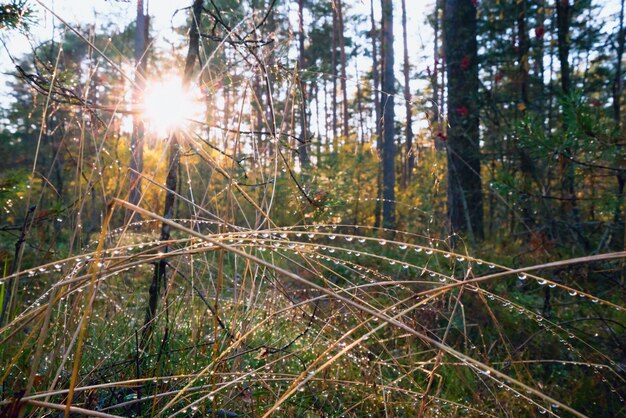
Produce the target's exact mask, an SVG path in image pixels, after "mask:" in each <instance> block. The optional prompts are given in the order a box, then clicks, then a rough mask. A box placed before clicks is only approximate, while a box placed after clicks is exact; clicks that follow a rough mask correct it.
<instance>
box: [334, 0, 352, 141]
mask: <svg viewBox="0 0 626 418" xmlns="http://www.w3.org/2000/svg"><path fill="white" fill-rule="evenodd" d="M335 6H336V7H337V30H338V32H337V34H338V40H339V61H340V65H341V80H340V87H341V98H342V103H341V109H342V113H343V115H342V122H343V128H342V131H341V136H343V140H344V141H347V140H348V135H349V133H350V127H349V124H348V123H349V120H348V90H347V87H346V39H345V37H344V35H343V34H344V27H343V23H344V22H343V6H342V4H341V0H335Z"/></svg>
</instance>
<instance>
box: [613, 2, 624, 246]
mask: <svg viewBox="0 0 626 418" xmlns="http://www.w3.org/2000/svg"><path fill="white" fill-rule="evenodd" d="M624 35H626V34H625V33H624V0H622V1H621V7H620V12H619V29H618V31H617V48H616V62H615V77H614V78H613V119H614V121H615V124H616V125H617V127H618V129H619V130H620V132H621V130H622V116H621V109H622V93H623V90H624V84H623V79H622V78H623V75H622V57H623V56H624V41H625V39H624ZM625 185H626V175H625V174H624V172H623V171H619V172H618V173H617V195H618V197H619V200H618V204H617V205H616V208H615V213H614V216H613V223H614V225H616V228H615V232H614V234H613V237H612V239H611V241H612V248H613V249H614V250H623V249H624V244H625V243H626V213H624V211H625V210H626V205H624V197H625V196H624V186H625ZM620 218H621V219H620Z"/></svg>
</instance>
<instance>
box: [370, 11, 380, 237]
mask: <svg viewBox="0 0 626 418" xmlns="http://www.w3.org/2000/svg"><path fill="white" fill-rule="evenodd" d="M370 20H371V23H372V29H371V33H370V36H371V38H372V78H373V79H374V88H373V90H374V117H375V121H374V123H375V126H376V151H378V156H379V158H381V157H382V154H383V134H382V129H381V128H382V124H381V119H382V118H381V108H380V72H379V65H378V44H377V42H376V40H377V38H378V31H377V30H376V19H375V18H374V0H370ZM382 167H383V165H382V161H381V162H380V164H378V172H377V174H376V206H375V208H374V227H375V228H378V227H380V225H381V218H382V197H383V185H382V182H383V181H382V174H383V168H382Z"/></svg>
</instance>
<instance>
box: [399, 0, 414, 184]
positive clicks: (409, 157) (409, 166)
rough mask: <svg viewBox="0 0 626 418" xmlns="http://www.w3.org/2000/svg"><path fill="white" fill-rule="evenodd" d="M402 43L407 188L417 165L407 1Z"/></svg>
mask: <svg viewBox="0 0 626 418" xmlns="http://www.w3.org/2000/svg"><path fill="white" fill-rule="evenodd" d="M402 41H403V43H404V63H403V65H402V69H403V73H404V107H405V112H406V121H405V124H406V126H405V146H406V158H405V167H404V178H403V179H402V180H403V181H402V183H403V184H404V186H407V185H408V184H409V182H410V181H411V173H412V171H413V166H414V165H415V153H414V151H413V126H412V124H413V115H412V114H411V112H412V107H413V106H411V86H410V85H409V83H410V79H411V75H410V66H409V45H408V39H407V31H406V0H402Z"/></svg>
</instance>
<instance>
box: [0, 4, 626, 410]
mask: <svg viewBox="0 0 626 418" xmlns="http://www.w3.org/2000/svg"><path fill="white" fill-rule="evenodd" d="M261 17H262V16H261ZM256 29H258V27H256ZM69 30H70V31H71V29H69ZM232 31H233V35H231V36H232V38H231V39H239V38H237V36H241V37H242V39H243V38H244V37H245V36H247V35H248V34H249V33H252V32H254V31H255V25H254V24H253V23H251V22H249V21H244V22H240V23H239V26H236V27H233V29H232ZM68 36H69V35H68ZM239 40H240V39H239ZM74 41H76V42H77V43H79V44H82V45H83V46H84V48H85V49H86V50H88V51H90V53H93V54H94V56H96V57H98V58H97V59H95V60H94V61H92V62H93V65H94V66H93V67H92V68H89V69H88V70H89V71H87V72H86V74H88V75H85V74H83V75H82V77H83V78H82V79H80V80H81V82H82V83H83V84H84V85H85V86H91V85H92V83H95V82H96V81H97V80H96V81H94V78H92V76H94V75H95V74H97V66H98V65H101V66H105V67H106V66H108V67H109V69H110V70H111V71H112V72H113V73H115V72H116V71H117V70H121V68H120V67H117V66H116V65H113V62H112V61H111V60H110V59H107V56H108V55H109V54H113V52H110V53H109V51H110V50H113V49H114V45H112V44H110V43H107V41H106V40H103V39H95V38H91V39H86V38H81V37H80V36H79V37H78V38H76V39H74ZM101 43H102V45H101ZM281 47H284V46H282V45H276V46H273V47H272V48H274V49H273V50H272V54H279V53H280V51H281V50H280V48H281ZM107 48H108V49H107ZM227 48H231V49H232V50H233V51H234V52H232V51H231V52H230V55H229V56H228V57H230V59H231V60H235V59H237V63H238V64H239V65H240V68H236V69H232V68H230V67H229V70H230V71H238V73H237V74H236V76H226V70H225V69H224V68H220V69H216V68H211V70H212V72H210V74H209V75H206V74H204V73H203V76H202V77H200V83H201V84H202V85H203V86H214V85H216V84H217V83H218V82H222V81H224V80H225V79H226V78H228V82H229V83H234V84H237V83H239V84H238V85H239V86H240V88H241V91H240V92H243V93H242V94H240V95H239V96H238V97H230V100H233V101H234V102H235V104H234V105H233V108H235V109H237V110H236V111H234V112H232V113H231V114H228V115H223V116H224V117H223V119H224V121H225V123H228V125H227V126H221V127H218V128H216V127H215V126H213V125H211V123H209V122H207V123H203V122H199V121H197V120H194V121H190V122H189V123H188V124H186V125H185V127H184V128H176V129H171V130H170V131H169V134H167V135H162V136H161V137H159V136H158V134H153V135H154V136H155V137H157V138H159V140H158V141H156V140H154V139H153V140H149V141H148V140H147V142H146V143H147V145H146V151H145V164H144V170H143V173H140V175H141V178H142V190H141V198H140V199H139V201H138V202H135V203H136V204H135V203H131V201H130V198H129V178H132V170H131V169H130V168H129V167H130V163H129V160H130V158H131V157H132V155H131V154H132V150H131V149H130V138H129V136H128V135H126V134H124V133H123V132H122V128H120V125H121V123H120V119H121V118H123V117H128V114H129V112H127V113H124V112H122V111H123V110H124V109H125V108H124V106H122V104H123V103H122V100H124V99H123V97H122V96H123V95H118V96H117V97H114V99H111V100H113V102H111V103H107V104H105V105H102V106H101V107H96V106H91V107H90V102H89V100H90V97H91V96H90V93H89V91H88V90H89V89H88V88H86V89H85V91H84V92H83V94H84V100H83V99H82V98H81V97H80V96H77V99H76V101H75V102H72V101H71V100H70V103H69V104H68V102H67V101H63V100H60V99H61V98H67V96H66V95H67V91H63V90H56V89H55V86H57V84H55V83H62V82H63V81H64V80H65V79H64V76H65V75H66V74H64V73H63V70H64V68H65V65H62V64H63V63H62V56H63V53H62V48H57V49H56V50H53V53H54V54H56V61H52V65H51V66H50V65H47V64H46V65H41V66H40V67H39V69H38V70H39V71H41V72H44V73H45V72H46V71H49V72H50V73H49V74H48V75H49V76H50V80H52V81H51V83H50V84H49V85H47V86H46V85H42V84H41V83H40V81H41V80H38V79H33V78H32V77H31V78H30V80H26V81H27V82H28V83H30V84H29V85H30V86H31V87H33V86H34V88H37V93H34V94H36V95H37V97H38V100H37V101H36V102H33V103H32V106H33V108H32V109H31V110H32V111H33V113H32V115H31V116H32V117H33V118H35V117H37V118H39V125H37V127H36V128H37V129H36V131H39V132H40V133H39V135H38V141H37V142H36V143H37V145H38V147H39V146H41V149H42V152H48V150H47V147H53V146H52V145H46V144H45V143H44V142H43V141H42V138H44V137H45V135H44V134H45V131H46V129H47V128H48V126H47V124H48V123H51V122H50V121H51V120H52V118H53V117H56V116H58V117H59V118H61V117H63V118H66V121H67V122H66V125H65V127H64V128H63V129H62V130H59V133H58V135H61V136H62V137H63V141H66V144H67V145H66V146H65V147H66V148H65V151H67V153H68V155H71V156H72V157H71V158H69V157H66V160H65V161H64V164H65V166H64V168H63V170H65V171H64V172H63V175H64V176H66V177H67V178H69V180H68V181H67V182H66V183H65V188H64V190H62V191H59V189H58V188H55V187H54V186H53V185H52V183H51V180H48V179H49V178H52V177H53V175H54V173H53V169H51V168H50V166H49V167H48V168H49V169H50V175H48V174H47V173H46V174H41V173H40V167H39V166H38V164H39V163H38V160H37V158H36V157H35V159H34V162H33V166H32V167H31V168H29V169H28V170H26V171H24V170H22V172H18V171H16V173H17V174H16V177H15V178H8V177H3V179H2V181H3V194H2V196H1V197H2V199H3V200H2V204H3V207H4V209H5V213H6V214H7V218H10V219H9V220H8V221H7V222H6V223H7V224H8V223H11V224H12V225H13V229H12V230H13V232H14V234H13V236H12V238H14V239H11V240H10V241H9V240H6V239H5V240H4V241H3V247H2V249H3V253H2V255H3V258H2V260H3V261H4V274H3V277H2V278H1V279H0V304H2V305H1V307H2V309H1V311H2V313H3V316H4V318H3V320H2V321H0V327H1V328H0V383H1V390H2V393H1V398H2V400H0V415H2V416H7V417H13V416H15V417H18V416H61V415H63V414H65V415H66V416H83V415H84V416H94V417H113V416H217V417H236V416H250V417H252V416H254V417H257V416H258V417H264V416H285V417H287V416H294V417H296V416H297V417H318V416H323V417H330V416H337V417H339V416H345V417H362V416H386V417H393V416H397V417H415V416H428V417H434V416H442V417H457V416H472V417H473V416H492V417H503V416H508V417H522V416H537V415H546V416H563V417H567V416H579V417H582V416H595V417H597V416H624V414H625V413H626V410H625V409H624V408H625V407H624V405H625V404H626V403H625V401H624V398H625V397H626V385H625V383H626V382H625V377H626V374H625V369H626V360H625V359H626V346H625V344H626V341H625V340H624V335H625V334H626V330H625V329H624V325H623V324H624V323H625V320H626V314H625V309H626V304H625V298H624V272H625V270H624V262H625V260H626V252H606V253H603V252H597V253H593V254H591V255H582V254H579V253H577V252H575V251H571V252H568V251H567V250H559V249H558V248H556V246H557V244H555V243H554V242H552V241H549V240H547V239H546V238H545V236H543V235H540V234H539V235H537V234H535V235H533V234H531V233H529V231H523V232H519V231H518V232H517V233H516V234H514V233H512V231H509V230H507V228H506V227H502V229H501V231H500V234H498V231H497V228H496V231H495V232H492V234H491V236H490V238H488V239H485V240H484V241H480V240H479V241H475V242H471V240H467V241H466V239H467V237H461V236H457V235H456V234H453V235H447V234H446V233H445V231H446V230H447V225H446V220H445V201H444V197H443V196H442V194H443V192H442V190H445V178H444V177H445V176H444V171H443V168H442V167H443V166H444V165H445V162H444V157H442V152H441V151H438V150H435V149H434V148H432V147H430V148H429V147H423V149H422V150H421V154H420V159H419V160H418V161H417V163H416V164H417V167H416V169H415V170H416V174H415V177H414V182H415V184H414V185H411V186H409V187H406V188H404V189H402V191H401V192H399V193H398V197H397V211H398V227H397V229H389V228H379V227H374V226H373V225H374V224H375V220H374V217H373V214H374V212H375V206H376V203H377V201H378V203H380V198H377V194H376V193H377V192H376V170H377V167H378V157H377V156H376V152H375V150H374V149H373V148H374V145H373V144H369V143H361V144H359V143H357V144H356V145H355V143H354V142H355V141H349V140H348V138H343V139H341V140H339V141H338V142H336V143H335V144H334V145H333V144H326V145H325V147H326V149H325V152H327V153H328V154H329V155H330V157H329V158H324V159H323V161H322V159H321V158H320V160H319V161H318V162H317V165H316V166H315V167H308V168H307V167H301V166H300V165H299V163H298V162H297V161H296V154H297V153H296V152H295V150H296V149H297V144H295V142H294V141H293V137H294V132H293V129H294V128H293V125H292V124H291V123H292V122H293V120H294V118H295V116H294V112H295V111H296V110H297V107H298V106H297V103H296V104H294V103H295V100H296V99H295V98H296V96H297V95H298V94H300V92H299V91H298V83H299V80H298V75H297V71H294V70H293V69H289V68H283V67H281V66H279V65H277V64H275V63H273V62H271V60H270V56H269V55H270V54H269V53H267V56H262V55H261V53H262V52H259V51H256V50H252V49H250V48H248V47H247V46H246V45H245V44H244V43H241V42H240V43H237V42H232V43H230V44H229V43H228V42H222V43H221V44H219V45H218V46H216V47H215V49H214V50H205V49H202V48H201V49H200V50H201V51H202V52H201V55H202V57H203V58H204V60H205V61H204V64H203V67H202V70H201V72H202V71H204V70H206V69H207V68H209V67H210V66H211V65H212V63H213V62H214V61H212V59H213V58H214V56H215V55H216V54H220V53H222V54H225V52H224V50H225V49H227ZM284 48H285V49H286V47H284ZM100 51H102V52H100ZM99 53H101V54H102V55H100V56H99V55H98V54H99ZM255 54H256V55H255ZM196 58H197V57H196ZM229 65H230V64H229ZM220 70H221V71H223V72H220ZM46 74H47V73H46ZM310 74H313V71H311V73H310ZM310 74H309V75H310ZM320 74H321V72H320ZM118 75H119V74H118ZM124 77H125V78H126V79H127V81H126V82H127V83H129V84H132V83H130V81H129V80H131V81H132V79H131V78H130V76H129V75H125V76H124ZM253 79H258V80H261V82H260V83H261V86H262V87H263V88H264V89H267V92H268V93H263V94H264V96H263V95H260V96H257V95H256V94H257V93H258V92H255V90H254V88H253V86H252V85H251V82H250V80H253ZM270 79H271V80H272V81H271V82H270ZM55 80H56V81H55ZM98 82H99V81H98ZM271 83H277V84H278V83H283V84H281V85H282V86H283V88H282V90H281V89H279V88H276V89H275V91H274V94H275V96H277V97H275V98H274V99H273V100H274V101H272V100H267V95H269V96H271V94H269V93H271V92H272V88H271V86H270V84H271ZM356 83H358V81H356ZM59 85H60V84H59ZM207 88H208V87H207ZM278 96H279V97H278ZM261 97H265V100H266V101H265V102H264V103H265V106H266V107H267V108H266V109H264V112H263V114H262V115H261V116H260V118H261V119H262V121H263V122H262V123H261V122H259V121H257V122H259V124H260V125H261V128H260V129H261V130H262V131H264V132H286V134H285V135H283V136H281V135H280V134H274V135H265V134H264V135H263V138H260V139H259V138H257V137H254V136H252V135H249V134H246V133H245V132H244V131H247V130H248V129H250V130H252V128H250V126H249V125H251V124H252V123H248V121H246V120H245V115H247V114H248V113H254V109H255V106H256V103H258V102H260V101H262V100H263V99H262V98H261ZM79 99H80V100H79ZM72 100H74V99H72ZM416 102H417V100H416ZM118 109H119V110H120V111H119V112H118ZM207 118H209V116H207ZM146 131H147V130H146ZM120 132H122V133H120ZM242 132H243V133H242ZM147 136H148V134H147V135H146V137H147ZM285 137H286V138H291V139H287V140H285V139H284V138H285ZM161 139H162V140H161ZM350 139H355V138H350ZM59 141H61V139H59ZM150 141H151V142H150ZM334 147H336V148H334ZM37 149H39V148H37ZM51 151H52V152H51V155H52V156H53V157H52V158H53V159H55V158H57V159H58V158H60V157H59V153H60V152H61V151H60V148H58V147H57V148H54V147H53V148H51ZM171 156H173V157H171ZM173 172H174V173H175V174H176V176H175V177H174V181H173V183H172V182H170V180H171V178H170V175H171V173H173ZM40 174H41V175H40ZM135 174H136V173H135ZM485 183H488V181H485ZM489 186H490V185H489V184H486V189H491V190H492V193H494V194H497V195H498V196H497V198H498V199H499V200H498V201H502V202H505V203H504V204H502V205H503V206H502V208H501V210H502V211H505V212H507V213H509V212H510V213H517V215H512V216H519V211H520V208H519V206H513V205H507V204H506V201H507V196H506V195H505V194H499V192H498V190H497V189H496V188H493V187H491V188H490V187H489ZM60 195H63V196H64V197H65V201H61V199H60V197H59V196H60ZM167 197H169V198H171V199H172V201H173V202H174V203H173V206H172V208H171V209H172V211H171V212H170V214H169V215H168V214H166V215H165V216H164V215H163V211H164V209H166V207H167V205H168V203H167V200H166V201H165V203H163V200H164V199H166V198H167ZM68 201H70V202H71V203H67V202H68ZM59 202H60V203H59ZM55 205H56V206H55ZM31 207H32V208H33V209H29V208H31ZM43 208H47V209H45V211H44V209H43ZM170 215H171V216H170ZM9 221H10V222H9ZM3 223H5V222H4V221H3ZM163 231H167V236H166V239H163V237H164V235H163V234H164V232H163ZM598 411H603V412H601V413H599V412H598Z"/></svg>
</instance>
